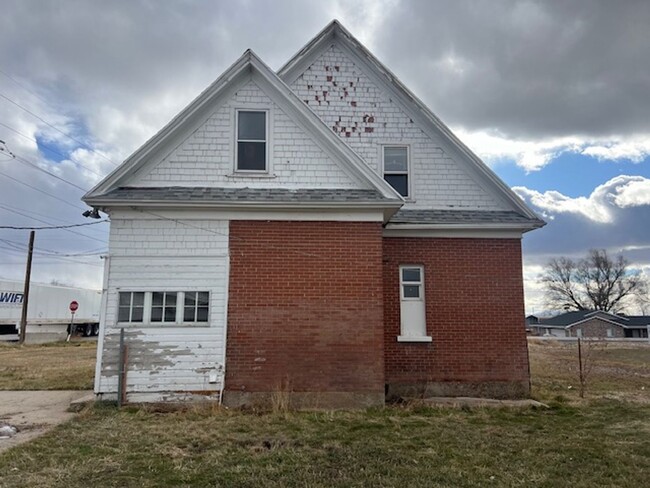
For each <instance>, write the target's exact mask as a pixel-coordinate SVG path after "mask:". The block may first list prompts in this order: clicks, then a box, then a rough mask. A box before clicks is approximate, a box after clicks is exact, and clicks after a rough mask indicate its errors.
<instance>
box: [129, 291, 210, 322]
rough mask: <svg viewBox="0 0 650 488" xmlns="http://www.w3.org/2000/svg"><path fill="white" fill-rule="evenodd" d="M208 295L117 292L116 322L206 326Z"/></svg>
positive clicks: (181, 292) (183, 292)
mask: <svg viewBox="0 0 650 488" xmlns="http://www.w3.org/2000/svg"><path fill="white" fill-rule="evenodd" d="M209 305H210V292H208V291H121V292H119V296H118V313H117V322H118V323H121V324H130V323H142V324H156V325H170V324H174V325H192V324H202V323H203V324H206V323H207V322H208V320H209V315H210V314H209V311H210V307H209Z"/></svg>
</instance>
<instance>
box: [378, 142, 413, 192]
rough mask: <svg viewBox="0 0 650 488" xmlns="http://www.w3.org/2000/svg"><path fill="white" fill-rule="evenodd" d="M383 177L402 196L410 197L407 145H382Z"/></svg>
mask: <svg viewBox="0 0 650 488" xmlns="http://www.w3.org/2000/svg"><path fill="white" fill-rule="evenodd" d="M383 159H384V164H383V166H384V179H385V180H386V181H387V182H388V184H389V185H390V186H392V187H393V188H395V190H396V191H397V192H398V193H399V194H400V195H402V196H403V197H406V198H408V197H410V196H411V195H410V191H409V188H410V181H409V150H408V146H384V148H383Z"/></svg>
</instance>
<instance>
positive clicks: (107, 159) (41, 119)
mask: <svg viewBox="0 0 650 488" xmlns="http://www.w3.org/2000/svg"><path fill="white" fill-rule="evenodd" d="M0 98H3V99H4V100H6V101H8V102H9V103H11V104H12V105H15V106H16V107H18V108H20V109H21V110H24V111H25V112H27V113H28V114H29V115H31V116H32V117H35V118H36V119H38V120H40V121H41V122H43V123H44V124H45V125H47V126H48V127H50V128H52V129H54V130H55V131H57V132H59V133H60V134H62V135H64V136H65V137H67V138H68V139H70V140H71V141H74V142H76V143H77V144H79V145H80V146H83V147H85V148H86V149H88V150H89V151H90V152H92V153H94V154H97V155H98V156H99V157H101V158H103V159H105V160H106V161H108V162H109V163H111V164H112V165H113V166H117V164H116V163H114V162H113V161H111V160H110V159H109V158H107V157H106V156H105V155H103V154H102V153H100V152H99V151H97V150H95V149H93V148H92V147H90V146H89V145H88V144H86V143H85V142H82V141H80V140H79V139H77V138H75V137H72V136H71V135H69V134H67V133H66V132H64V131H62V130H61V129H59V128H58V127H56V126H55V125H53V124H51V123H50V122H48V121H47V120H45V119H44V118H43V117H41V116H39V115H37V114H35V113H34V112H32V111H31V110H29V109H28V108H25V107H23V106H22V105H21V104H19V103H18V102H16V101H14V100H12V99H11V98H9V97H8V96H6V95H5V94H3V93H0Z"/></svg>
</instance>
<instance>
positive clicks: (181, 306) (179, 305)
mask: <svg viewBox="0 0 650 488" xmlns="http://www.w3.org/2000/svg"><path fill="white" fill-rule="evenodd" d="M116 292H117V305H116V308H115V311H116V315H115V325H116V326H117V327H120V328H121V327H124V328H128V327H130V328H140V327H143V328H152V327H210V324H211V318H212V292H211V291H210V290H208V289H206V288H200V289H198V288H197V289H196V290H193V289H188V288H185V289H184V290H178V289H176V290H165V289H158V288H155V289H152V288H147V289H134V290H132V289H117V290H116ZM156 292H160V293H165V292H166V293H176V318H175V320H174V321H173V322H165V321H161V322H152V321H151V306H152V295H153V293H156ZM186 292H188V293H193V292H208V320H207V321H206V322H186V321H185V320H184V318H185V315H184V311H185V293H186ZM120 293H144V310H143V312H142V322H120V321H119V307H120ZM163 318H164V315H163Z"/></svg>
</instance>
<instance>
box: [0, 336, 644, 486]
mask: <svg viewBox="0 0 650 488" xmlns="http://www.w3.org/2000/svg"><path fill="white" fill-rule="evenodd" d="M80 347H81V346H80ZM572 347H575V346H574V345H573V346H571V345H568V346H567V345H563V344H557V343H547V342H544V343H533V344H532V345H531V348H530V353H531V369H532V372H533V387H534V395H535V396H536V397H537V398H540V399H542V400H545V401H547V402H548V403H549V404H550V405H551V408H549V409H533V408H528V409H487V408H472V409H451V408H430V407H417V406H389V407H386V408H384V409H372V410H368V411H360V412H318V413H313V412H293V413H286V412H276V413H273V412H267V413H250V412H248V413H244V412H240V411H228V410H221V409H219V408H217V407H216V406H215V407H214V408H205V407H204V408H199V407H194V408H190V409H189V410H187V411H184V412H171V413H163V412H157V411H155V410H151V409H138V408H134V407H133V408H132V407H127V408H124V409H122V410H120V411H118V410H117V409H116V408H114V407H111V406H97V407H94V408H89V409H88V410H86V411H84V412H82V413H81V414H79V416H78V417H77V418H75V419H74V420H73V421H71V422H69V423H67V424H64V425H62V426H60V427H58V428H57V429H55V430H54V431H52V432H50V433H49V434H47V435H46V436H44V437H41V438H39V439H37V440H35V441H33V442H30V443H29V444H25V445H23V446H19V447H17V448H15V449H12V450H9V451H7V452H5V453H3V454H1V455H0V487H3V488H4V487H22V486H43V487H89V486H92V487H95V486H97V487H102V486H113V487H138V488H145V487H154V486H156V487H158V486H161V487H166V486H199V487H204V486H225V487H230V486H233V487H258V486H295V487H317V486H322V487H349V486H351V487H354V486H358V487H362V486H376V487H382V486H385V487H388V486H398V487H418V486H421V487H430V486H446V487H470V486H472V487H473V486H499V487H501V486H508V487H524V486H536V487H537V486H540V487H557V486H572V487H594V486H610V487H645V486H648V479H649V473H650V399H649V398H648V396H647V394H648V390H649V389H650V364H649V363H650V347H647V346H645V347H637V346H628V345H621V344H616V345H615V346H613V345H612V346H608V347H607V348H606V349H604V350H599V351H597V354H594V357H595V358H596V361H595V364H596V366H595V367H594V370H593V373H592V377H591V383H590V385H589V389H588V395H587V399H585V400H580V399H579V398H578V397H577V381H576V379H575V378H576V377H575V374H574V373H573V372H572V370H571V367H572V364H573V357H574V356H573V354H574V350H573V349H572ZM0 361H1V359H0ZM0 364H2V362H0ZM569 386H573V387H572V388H569ZM644 387H645V389H643V388H644Z"/></svg>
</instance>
